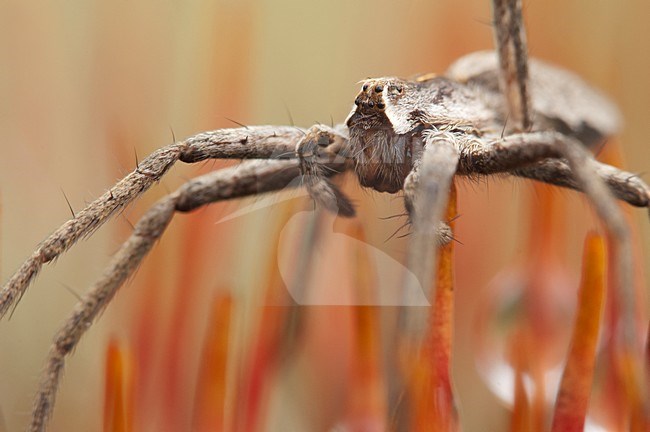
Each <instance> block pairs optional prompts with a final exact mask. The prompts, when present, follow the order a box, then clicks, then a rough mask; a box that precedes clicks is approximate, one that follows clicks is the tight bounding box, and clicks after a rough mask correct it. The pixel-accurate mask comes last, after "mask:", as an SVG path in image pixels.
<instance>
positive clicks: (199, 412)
mask: <svg viewBox="0 0 650 432" xmlns="http://www.w3.org/2000/svg"><path fill="white" fill-rule="evenodd" d="M231 312H232V297H231V296H230V295H229V294H222V295H219V296H217V297H216V298H215V299H214V301H213V302H212V312H211V314H210V321H209V322H210V327H209V328H208V332H207V334H206V336H205V341H204V344H203V356H202V358H201V365H200V367H199V374H198V380H197V386H196V397H195V399H194V415H193V420H192V425H193V428H192V430H193V431H196V432H204V431H205V432H208V431H210V432H219V431H225V430H226V416H225V415H224V411H225V402H226V384H227V375H226V372H227V366H228V350H229V347H230V346H229V344H230V323H231V319H230V317H231Z"/></svg>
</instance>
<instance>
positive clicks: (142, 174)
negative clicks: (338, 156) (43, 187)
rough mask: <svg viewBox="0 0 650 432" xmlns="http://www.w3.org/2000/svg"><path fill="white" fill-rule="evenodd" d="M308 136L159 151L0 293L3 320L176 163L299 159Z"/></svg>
mask: <svg viewBox="0 0 650 432" xmlns="http://www.w3.org/2000/svg"><path fill="white" fill-rule="evenodd" d="M303 135H304V132H303V131H302V130H300V129H298V128H294V127H286V126H282V127H274V126H255V127H247V128H237V129H220V130H215V131H211V132H203V133H199V134H197V135H194V136H192V137H190V138H187V139H186V140H184V141H182V142H178V143H174V144H171V145H169V146H167V147H163V148H161V149H159V150H156V151H155V152H153V153H152V154H151V155H149V156H148V157H147V158H145V159H144V160H142V161H140V162H139V163H138V166H137V168H136V169H135V170H134V171H133V172H131V173H130V174H128V175H127V176H126V177H124V178H123V179H122V180H120V181H119V182H118V183H117V184H116V185H115V186H113V187H112V188H110V189H109V190H108V191H107V192H105V193H104V194H103V195H102V196H101V197H99V198H97V199H96V200H95V201H93V202H92V203H90V204H89V205H88V206H86V208H84V209H83V210H81V211H80V212H78V213H77V214H76V215H75V217H74V218H73V219H70V220H69V221H67V222H66V223H64V224H63V225H61V227H59V228H58V229H57V230H56V231H54V232H53V233H52V234H51V235H50V236H49V237H47V238H46V239H45V240H44V241H43V242H42V243H41V244H40V245H39V246H38V247H37V249H36V251H35V252H34V253H32V255H31V256H30V257H29V258H27V260H25V262H23V264H22V265H21V266H20V267H19V268H18V270H17V271H16V272H15V273H14V274H13V276H12V277H11V278H10V279H9V280H8V281H7V282H6V283H5V285H4V286H3V287H2V289H1V290H0V318H1V317H2V316H4V315H5V314H6V313H7V311H8V310H9V309H10V308H11V306H12V305H14V304H16V303H17V302H18V300H20V298H21V297H22V295H23V294H24V293H25V291H26V290H27V287H28V286H29V284H30V283H31V282H32V280H33V279H34V278H35V277H36V275H37V274H38V272H39V271H40V269H41V267H42V266H43V264H45V263H48V262H50V261H52V260H54V259H56V258H57V257H58V256H59V255H61V254H62V253H64V252H65V251H66V250H68V249H69V248H70V247H71V246H72V245H73V244H75V243H76V242H77V241H78V240H79V239H81V238H83V237H86V236H88V235H90V234H91V233H92V232H93V231H95V230H96V229H97V228H99V227H100V226H101V225H102V224H103V223H104V222H105V221H106V220H108V219H109V218H110V217H111V216H112V215H113V214H114V213H115V212H117V211H119V210H121V209H123V208H124V207H125V206H126V205H128V204H129V203H130V202H131V201H133V200H135V199H136V198H137V197H138V196H140V195H141V194H142V193H144V192H145V191H146V190H147V189H149V187H151V185H153V184H154V183H155V182H157V181H159V180H160V179H161V177H162V176H163V175H164V174H165V173H166V172H167V170H168V169H169V168H171V166H172V165H174V163H175V162H176V161H178V160H181V161H183V162H188V163H191V162H198V161H202V160H205V159H208V158H222V159H223V158H229V159H247V158H259V159H271V158H277V159H283V158H295V157H296V155H295V153H294V150H295V147H296V143H297V142H298V141H299V140H300V138H301V137H302V136H303Z"/></svg>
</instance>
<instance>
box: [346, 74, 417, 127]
mask: <svg viewBox="0 0 650 432" xmlns="http://www.w3.org/2000/svg"><path fill="white" fill-rule="evenodd" d="M406 86H407V83H406V82H405V81H403V80H400V79H399V78H393V77H387V78H369V79H367V80H364V81H362V83H361V91H360V92H359V94H358V95H357V97H356V98H355V99H354V105H355V106H354V107H353V108H352V112H351V113H350V115H349V116H348V119H347V121H346V124H347V125H348V127H353V126H361V127H363V128H364V129H367V128H369V127H378V126H381V124H382V123H384V124H385V125H386V126H390V125H391V124H390V121H389V119H388V117H387V116H386V110H387V109H390V106H391V105H394V104H395V103H396V100H397V99H399V98H400V97H401V96H402V95H403V94H404V92H405V87H406Z"/></svg>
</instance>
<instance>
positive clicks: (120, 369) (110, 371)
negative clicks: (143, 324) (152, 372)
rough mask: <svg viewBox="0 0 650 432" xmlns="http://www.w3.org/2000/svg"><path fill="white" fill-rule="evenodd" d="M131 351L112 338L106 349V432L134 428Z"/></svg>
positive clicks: (124, 430)
mask: <svg viewBox="0 0 650 432" xmlns="http://www.w3.org/2000/svg"><path fill="white" fill-rule="evenodd" d="M131 363H132V359H131V353H130V352H129V351H128V350H126V349H125V348H124V347H121V346H120V345H119V343H118V342H117V341H116V340H115V339H111V340H110V342H109V343H108V348H107V349H106V375H105V380H104V425H103V427H104V429H103V430H104V432H130V431H132V430H133V398H132V395H133V373H132V368H131Z"/></svg>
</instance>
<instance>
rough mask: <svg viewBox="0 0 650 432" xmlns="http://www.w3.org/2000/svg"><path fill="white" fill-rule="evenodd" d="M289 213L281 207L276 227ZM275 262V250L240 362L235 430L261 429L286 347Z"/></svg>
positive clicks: (283, 292)
mask: <svg viewBox="0 0 650 432" xmlns="http://www.w3.org/2000/svg"><path fill="white" fill-rule="evenodd" d="M291 210H292V207H291V205H289V204H286V205H284V208H283V209H282V211H283V215H282V217H281V218H280V224H279V226H284V225H286V223H287V222H288V220H289V218H290V217H291V214H292V211H291ZM275 231H276V232H277V236H276V238H275V241H274V243H273V244H274V245H277V244H278V243H279V236H280V231H281V230H280V229H276V230H275ZM278 262H279V261H278V249H277V247H275V248H273V253H272V254H271V256H270V257H269V260H268V272H267V274H268V276H267V278H266V281H267V282H266V289H265V292H264V303H263V305H262V307H261V314H260V319H259V324H258V328H257V331H256V332H255V333H254V336H253V342H252V347H251V351H250V353H249V354H247V355H248V357H247V358H245V359H244V362H243V363H242V364H243V368H244V369H243V371H242V372H243V373H242V380H241V381H240V382H239V389H238V391H237V395H238V400H237V406H236V415H235V421H236V427H235V428H234V430H236V431H242V432H254V431H257V430H262V429H260V428H261V426H262V425H263V420H264V416H265V414H266V401H267V400H266V399H267V394H268V383H269V381H270V380H271V378H272V377H273V376H274V374H275V372H276V371H277V368H278V360H279V358H280V354H281V351H282V349H283V348H284V347H285V345H286V344H285V342H286V341H284V340H283V335H284V332H283V330H284V329H285V324H286V321H287V314H288V312H289V311H288V309H289V307H288V306H282V305H284V304H287V305H288V304H290V302H291V299H290V297H289V295H288V292H287V289H286V287H285V285H284V282H283V280H282V276H281V274H280V271H279V269H278Z"/></svg>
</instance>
